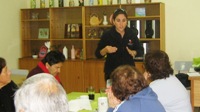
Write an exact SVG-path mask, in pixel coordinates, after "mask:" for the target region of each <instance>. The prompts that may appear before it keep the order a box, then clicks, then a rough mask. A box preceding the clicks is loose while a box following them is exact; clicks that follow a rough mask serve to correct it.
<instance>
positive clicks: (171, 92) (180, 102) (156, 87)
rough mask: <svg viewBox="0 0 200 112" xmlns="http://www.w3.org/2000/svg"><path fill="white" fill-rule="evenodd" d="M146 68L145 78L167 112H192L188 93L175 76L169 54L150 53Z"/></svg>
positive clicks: (147, 57)
mask: <svg viewBox="0 0 200 112" xmlns="http://www.w3.org/2000/svg"><path fill="white" fill-rule="evenodd" d="M144 67H145V72H144V76H145V78H146V79H147V80H148V81H149V82H150V85H149V86H150V87H151V88H152V89H153V91H154V92H155V93H156V94H157V95H158V100H159V101H160V102H161V104H162V105H163V106H164V108H165V110H166V112H192V107H191V103H190V96H189V94H188V91H187V90H186V88H185V87H184V86H183V84H182V83H181V82H180V81H179V80H178V79H177V78H176V76H175V75H173V72H174V71H173V69H172V67H171V64H170V60H169V57H168V55H167V53H165V52H164V51H161V50H156V51H151V52H148V53H147V54H146V55H145V60H144Z"/></svg>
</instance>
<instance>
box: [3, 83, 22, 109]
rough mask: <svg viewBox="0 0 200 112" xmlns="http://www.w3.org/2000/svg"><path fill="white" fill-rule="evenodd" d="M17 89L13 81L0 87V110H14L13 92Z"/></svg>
mask: <svg viewBox="0 0 200 112" xmlns="http://www.w3.org/2000/svg"><path fill="white" fill-rule="evenodd" d="M17 89H18V87H17V85H16V84H15V83H14V82H13V81H11V82H10V83H8V84H7V85H5V86H4V87H2V88H1V89H0V112H15V106H14V94H15V91H16V90H17Z"/></svg>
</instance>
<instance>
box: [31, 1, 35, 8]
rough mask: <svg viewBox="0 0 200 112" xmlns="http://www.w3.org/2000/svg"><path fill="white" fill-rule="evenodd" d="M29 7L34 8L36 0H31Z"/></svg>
mask: <svg viewBox="0 0 200 112" xmlns="http://www.w3.org/2000/svg"><path fill="white" fill-rule="evenodd" d="M31 8H36V0H31Z"/></svg>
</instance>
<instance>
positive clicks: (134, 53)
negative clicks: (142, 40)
mask: <svg viewBox="0 0 200 112" xmlns="http://www.w3.org/2000/svg"><path fill="white" fill-rule="evenodd" d="M126 49H127V51H128V53H129V54H130V55H131V56H132V57H135V56H136V55H137V52H136V51H135V50H131V49H129V48H128V47H126Z"/></svg>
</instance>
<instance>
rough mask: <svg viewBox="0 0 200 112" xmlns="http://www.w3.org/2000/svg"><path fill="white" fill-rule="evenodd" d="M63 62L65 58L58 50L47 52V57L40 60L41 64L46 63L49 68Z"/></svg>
mask: <svg viewBox="0 0 200 112" xmlns="http://www.w3.org/2000/svg"><path fill="white" fill-rule="evenodd" d="M64 61H65V56H64V55H63V53H62V52H60V51H58V50H52V51H50V52H48V53H47V55H46V56H45V57H44V58H43V59H42V63H43V64H45V63H48V64H49V65H50V66H51V65H54V64H57V63H60V62H64Z"/></svg>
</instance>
